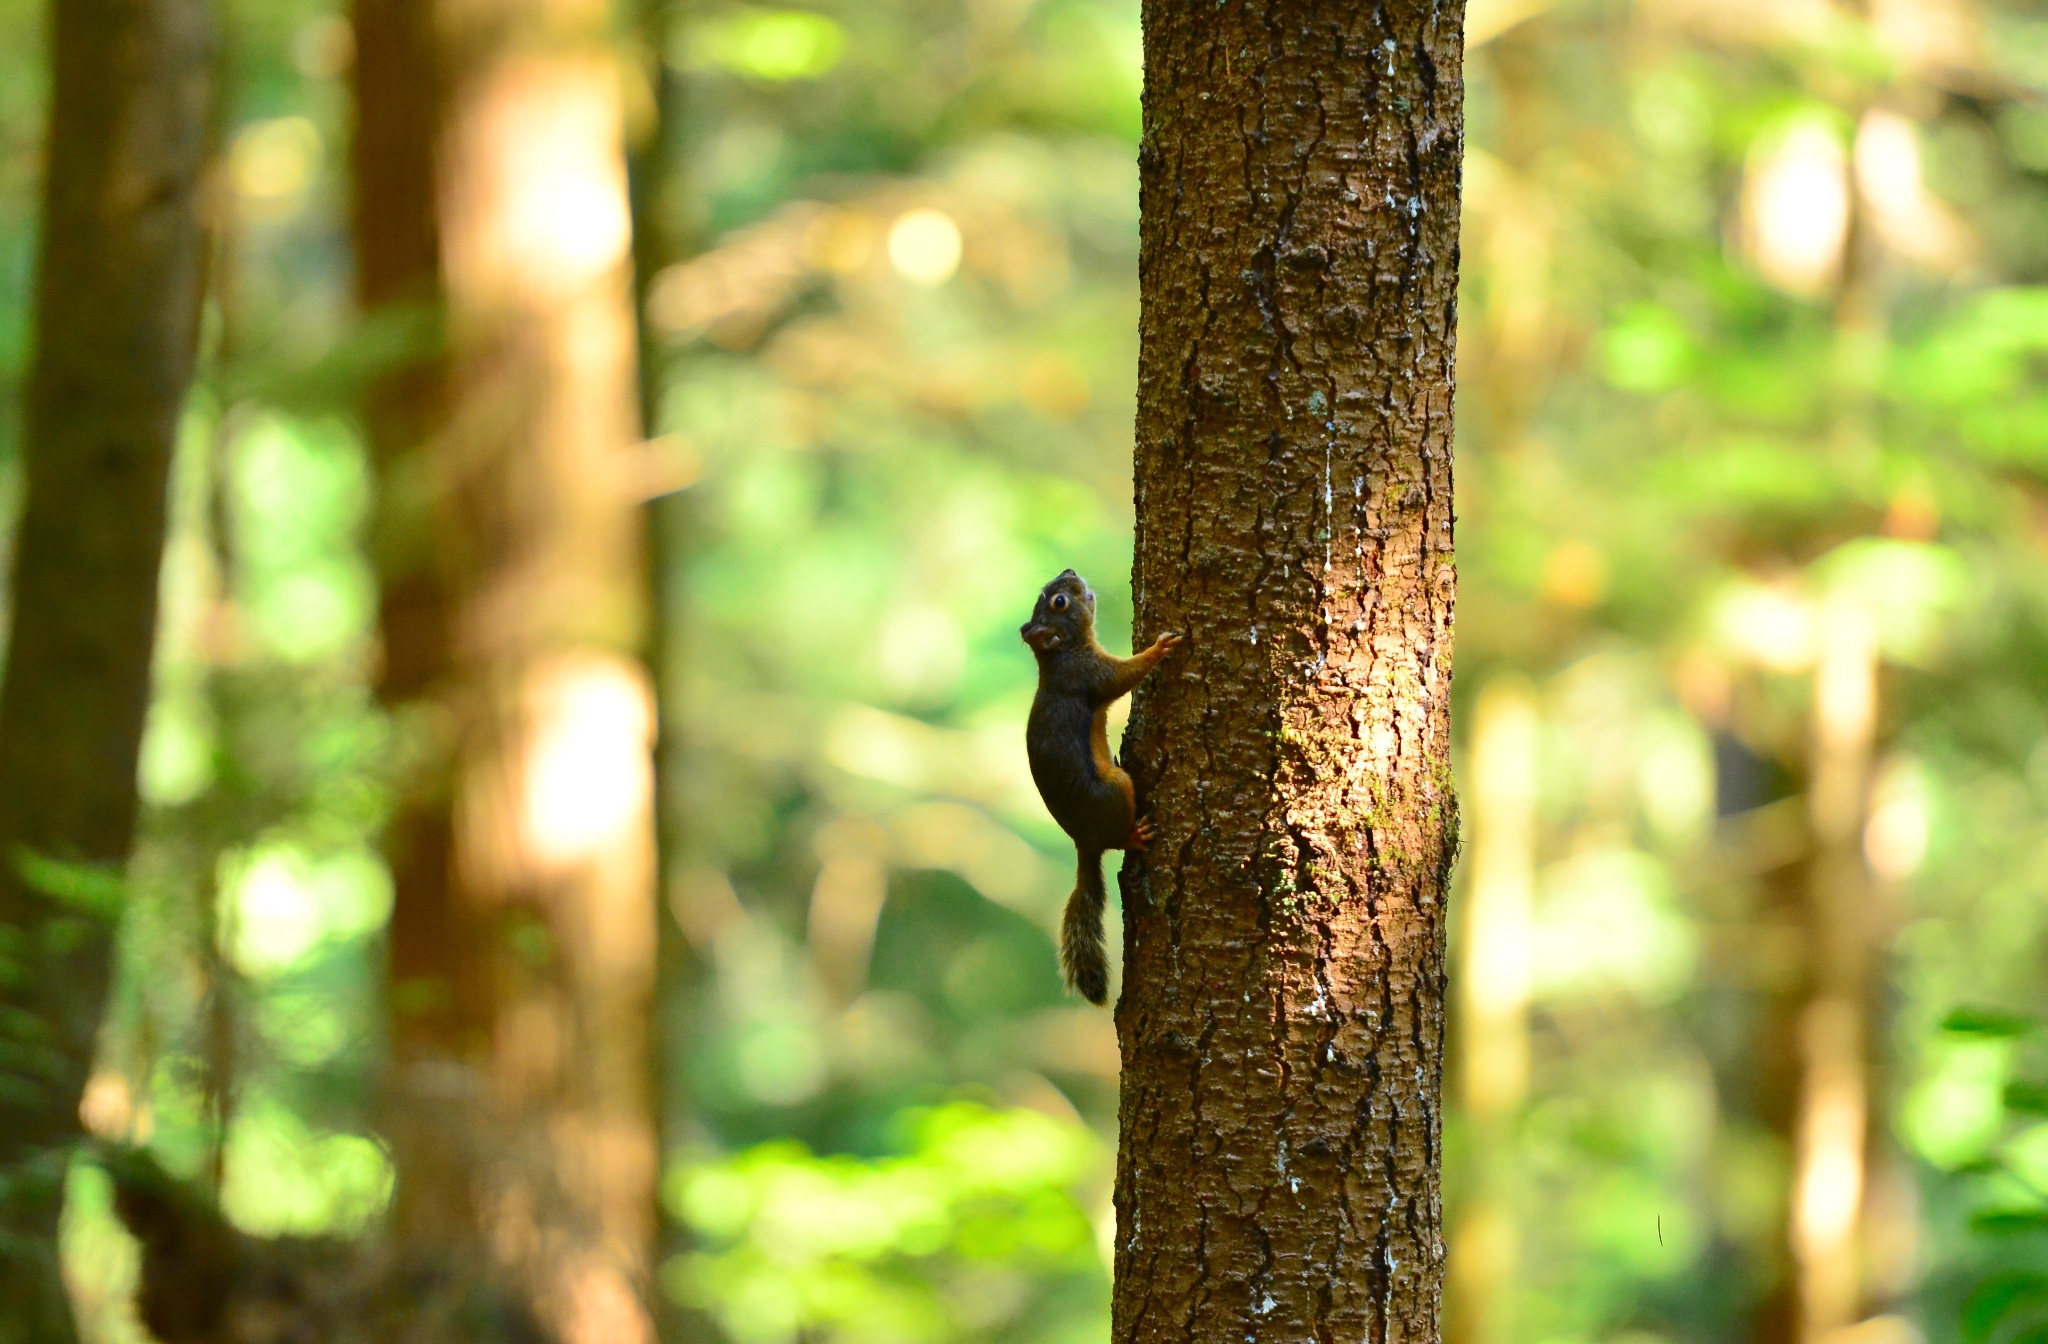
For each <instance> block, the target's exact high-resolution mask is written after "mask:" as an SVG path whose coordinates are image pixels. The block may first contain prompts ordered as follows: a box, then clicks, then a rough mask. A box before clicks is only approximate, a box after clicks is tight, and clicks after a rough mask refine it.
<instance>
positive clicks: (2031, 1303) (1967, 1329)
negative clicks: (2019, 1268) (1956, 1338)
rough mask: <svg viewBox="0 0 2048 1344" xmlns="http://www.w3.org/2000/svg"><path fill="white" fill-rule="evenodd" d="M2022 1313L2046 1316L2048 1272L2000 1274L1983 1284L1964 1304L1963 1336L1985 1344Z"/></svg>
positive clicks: (1971, 1341) (2047, 1311) (2047, 1308)
mask: <svg viewBox="0 0 2048 1344" xmlns="http://www.w3.org/2000/svg"><path fill="white" fill-rule="evenodd" d="M2022 1313H2027V1314H2033V1315H2038V1316H2044V1317H2048V1275H2041V1274H2001V1275H1999V1276H1998V1277H1997V1278H1994V1279H1992V1280H1990V1281H1989V1282H1987V1283H1985V1284H1984V1286H1983V1287H1981V1288H1979V1289H1978V1290H1977V1291H1976V1292H1975V1293H1973V1294H1971V1296H1970V1300H1969V1301H1968V1302H1967V1303H1965V1304H1964V1306H1963V1322H1962V1324H1963V1338H1964V1339H1965V1340H1968V1341H1969V1344H1987V1341H1989V1340H1990V1339H1991V1338H1992V1337H1993V1336H1994V1335H2001V1334H2005V1333H2006V1331H2005V1327H2006V1326H2007V1323H2008V1322H2010V1321H2011V1320H2012V1319H2013V1318H2014V1317H2015V1316H2019V1315H2021V1314H2022ZM2006 1337H2007V1338H2010V1336H2009V1335H2007V1336H2006Z"/></svg>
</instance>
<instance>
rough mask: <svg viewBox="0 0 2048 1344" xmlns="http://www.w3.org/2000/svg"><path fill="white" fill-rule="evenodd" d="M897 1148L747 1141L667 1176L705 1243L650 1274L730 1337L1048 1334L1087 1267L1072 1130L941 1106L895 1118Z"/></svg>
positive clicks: (1087, 1150)
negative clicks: (854, 1149) (876, 1152)
mask: <svg viewBox="0 0 2048 1344" xmlns="http://www.w3.org/2000/svg"><path fill="white" fill-rule="evenodd" d="M895 1126H896V1128H897V1129H898V1130H900V1131H901V1132H902V1137H903V1138H904V1140H905V1143H904V1147H905V1148H906V1150H907V1151H905V1152H904V1153H903V1154H902V1155H900V1156H894V1157H882V1158H874V1159H861V1158H856V1157H852V1156H846V1155H840V1156H819V1155H815V1154H813V1153H812V1152H811V1151H810V1150H809V1149H807V1148H805V1147H804V1146H803V1145H802V1144H799V1143H795V1142H792V1141H788V1140H782V1141H777V1142H772V1143H767V1144H762V1145H760V1146H757V1147H755V1148H751V1149H749V1150H747V1151H745V1152H742V1153H739V1154H736V1155H734V1156H732V1157H729V1158H725V1159H722V1160H718V1161H713V1162H708V1163H704V1164H702V1165H697V1166H689V1167H682V1168H678V1169H677V1170H675V1171H674V1172H672V1173H671V1175H670V1178H669V1181H668V1187H667V1197H668V1202H669V1204H670V1205H671V1207H672V1208H673V1209H674V1211H675V1212H676V1213H678V1214H679V1215H680V1216H681V1217H682V1218H684V1219H685V1220H686V1221H687V1222H688V1223H689V1225H690V1226H691V1227H693V1228H694V1229H695V1230H696V1231H697V1232H698V1233H699V1235H700V1236H701V1237H702V1239H703V1243H704V1246H705V1249H704V1250H703V1251H701V1252H699V1253H697V1254H695V1255H692V1256H689V1257H687V1258H684V1259H679V1260H677V1261H673V1262H671V1263H670V1265H669V1266H667V1267H666V1269H665V1270H664V1280H665V1281H666V1282H668V1283H669V1284H670V1286H671V1289H672V1291H674V1292H676V1293H677V1294H678V1295H680V1296H682V1297H684V1298H685V1299H686V1300H689V1301H692V1302H695V1303H697V1304H699V1305H702V1306H705V1307H707V1308H710V1309H711V1310H712V1311H714V1312H715V1314H716V1315H717V1316H718V1318H719V1320H720V1322H721V1324H722V1325H723V1326H724V1327H725V1329H726V1330H727V1331H728V1332H729V1333H730V1335H731V1336H732V1338H734V1339H735V1340H739V1341H743V1342H744V1344H754V1342H756V1341H781V1340H789V1339H795V1338H800V1337H801V1338H812V1339H817V1338H822V1339H831V1340H847V1341H858V1340H909V1341H936V1340H945V1339H1015V1340H1052V1339H1065V1338H1069V1337H1072V1336H1073V1335H1075V1334H1077V1333H1080V1332H1084V1331H1087V1330H1088V1329H1089V1327H1091V1326H1092V1325H1093V1324H1094V1321H1093V1320H1092V1315H1093V1313H1092V1312H1091V1311H1090V1310H1088V1308H1089V1305H1090V1301H1089V1300H1090V1298H1091V1297H1092V1296H1093V1295H1094V1293H1095V1292H1097V1291H1099V1287H1098V1284H1099V1280H1100V1278H1101V1275H1102V1269H1101V1265H1100V1262H1099V1260H1098V1259H1097V1256H1096V1253H1095V1249H1094V1241H1095V1232H1094V1230H1093V1229H1092V1228H1091V1226H1090V1224H1089V1218H1088V1215H1087V1213H1086V1212H1085V1210H1084V1207H1083V1205H1082V1204H1081V1202H1080V1201H1079V1199H1078V1198H1077V1196H1076V1193H1075V1187H1076V1185H1077V1183H1078V1182H1080V1180H1081V1179H1082V1178H1083V1177H1084V1176H1086V1175H1092V1174H1094V1173H1092V1172H1091V1171H1090V1169H1091V1168H1092V1167H1095V1166H1097V1165H1098V1163H1099V1150H1098V1148H1097V1145H1096V1144H1095V1142H1094V1141H1093V1140H1092V1139H1091V1138H1090V1136H1089V1135H1088V1133H1087V1131H1086V1130H1084V1129H1082V1128H1081V1127H1080V1126H1078V1125H1076V1124H1074V1123H1073V1122H1071V1121H1059V1120H1053V1119H1050V1118H1048V1117H1046V1116H1044V1115H1041V1114H1039V1113H1038V1112H1035V1111H1028V1110H1011V1111H994V1110H990V1109H989V1108H987V1107H985V1106H981V1105H978V1104H974V1103H969V1102H953V1103H948V1104H946V1105H943V1106H938V1107H934V1108H930V1109H924V1110H913V1111H907V1112H904V1113H902V1114H901V1115H900V1116H899V1117H898V1118H897V1120H896V1122H895Z"/></svg>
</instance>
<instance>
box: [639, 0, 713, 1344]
mask: <svg viewBox="0 0 2048 1344" xmlns="http://www.w3.org/2000/svg"><path fill="white" fill-rule="evenodd" d="M687 4H688V0H640V3H639V10H638V14H637V16H636V17H637V19H638V27H639V33H638V36H639V41H640V47H641V50H640V53H639V55H640V59H641V61H642V62H643V64H642V71H643V74H644V77H645V78H646V80H647V81H648V85H649V87H650V89H651V91H652V93H653V110H654V115H653V120H652V124H651V125H648V126H646V127H644V128H641V129H640V134H639V137H638V141H637V143H636V145H635V152H634V154H633V158H632V161H631V165H630V167H631V171H632V186H633V298H634V315H635V319H636V324H635V332H636V335H637V336H638V339H639V342H640V418H641V423H642V424H643V425H645V426H646V427H647V430H648V432H649V433H654V432H655V431H657V430H659V429H660V428H661V400H662V395H663V393H664V391H665V390H666V389H667V387H668V385H669V377H670V374H671V369H670V363H671V361H670V360H668V359H664V357H663V356H664V353H665V352H664V351H663V350H662V347H661V343H660V337H659V335H658V334H657V333H656V332H655V331H654V329H653V328H652V324H650V323H649V322H648V321H647V296H648V294H649V293H650V292H651V291H652V289H653V287H654V282H655V278H656V277H657V276H659V275H660V274H661V273H662V272H663V271H664V270H666V269H667V268H668V267H670V266H673V265H675V264H677V263H679V262H681V261H683V260H684V259H685V258H686V257H687V256H688V255H689V254H690V253H691V252H692V251H693V250H694V243H695V239H694V237H693V230H692V229H691V228H690V227H689V225H688V222H687V221H688V215H687V206H686V203H685V200H684V190H685V188H686V185H687V183H686V180H685V177H684V173H683V131H684V122H683V118H684V116H685V111H686V109H685V106H684V102H685V100H684V93H685V89H684V84H683V76H682V73H681V72H680V71H679V70H677V69H676V67H675V64H674V63H673V62H672V61H670V60H669V59H668V52H670V51H671V50H672V49H673V48H674V44H675V42H676V40H677V37H678V35H679V34H680V33H681V31H682V23H683V18H684V15H685V13H686V12H687ZM656 443H657V445H661V444H663V443H664V440H657V441H656ZM688 457H689V455H688V454H687V453H685V452H683V451H681V448H680V445H678V444H675V443H666V447H665V450H664V448H663V447H660V446H657V447H656V448H655V449H654V452H653V453H651V454H650V456H649V458H648V459H647V465H648V466H649V467H650V468H652V470H653V472H654V473H656V475H655V477H654V478H653V479H648V480H646V481H645V482H644V491H645V493H646V494H647V495H648V501H647V510H646V523H647V591H648V594H649V597H650V598H651V608H652V609H651V614H650V621H649V629H648V638H647V645H646V657H647V664H648V679H649V683H650V684H651V685H652V686H653V688H654V696H655V703H656V705H657V706H658V707H659V708H658V712H657V713H656V715H655V722H656V742H655V751H654V817H655V873H656V878H655V889H656V893H657V900H656V902H655V949H654V950H655V989H654V1019H653V1026H654V1033H653V1037H652V1039H651V1040H650V1042H649V1047H650V1048H649V1052H648V1060H647V1065H648V1069H649V1072H650V1082H649V1092H650V1094H651V1095H652V1096H653V1097H654V1099H655V1121H656V1134H657V1137H658V1142H657V1145H656V1152H657V1154H658V1159H657V1160H658V1161H663V1160H665V1159H666V1156H667V1155H668V1154H669V1153H671V1152H673V1151H675V1150H676V1149H677V1148H678V1147H680V1146H681V1144H682V1139H681V1138H680V1137H679V1131H680V1130H682V1129H683V1128H684V1127H685V1126H687V1124H688V1123H689V1111H688V1100H689V1099H688V1097H687V1096H686V1095H684V1079H685V1077H686V1072H685V1070H684V1067H683V1064H684V1060H683V1050H684V1046H685V1043H686V1042H687V1040H688V1025H687V1022H686V1021H685V1020H684V1015H685V1013H686V1011H687V1005H688V1003H689V1002H690V998H691V990H692V987H693V984H694V982H695V981H697V979H698V978H699V976H700V973H701V963H700V962H699V960H698V958H697V956H696V954H695V952H694V951H693V950H692V949H691V947H690V945H689V940H688V939H687V938H685V937H684V936H683V931H682V929H681V927H680V926H679V925H678V924H677V922H676V916H675V910H676V908H677V903H676V901H675V900H673V899H671V898H670V893H672V892H675V891H677V890H679V884H680V883H681V881H682V880H683V872H682V869H683V849H684V843H683V825H684V823H683V817H682V813H681V808H680V800H681V796H682V788H681V782H682V769H683V765H682V761H683V744H682V742H681V740H680V739H679V738H678V736H677V734H676V732H675V725H676V724H677V723H679V722H680V721H681V716H680V715H679V714H675V713H672V712H670V708H669V707H670V705H671V704H672V703H673V697H676V696H678V695H680V693H681V689H682V678H683V671H684V663H683V660H684V656H685V655H684V647H683V628H684V622H685V613H684V610H683V584H682V583H681V582H679V581H677V580H673V579H671V578H670V577H669V576H670V574H671V573H678V572H680V571H679V570H678V569H677V568H676V567H677V566H679V565H680V564H681V563H682V561H683V558H684V555H685V553H686V548H687V546H688V544H689V535H690V527H689V518H690V500H689V498H688V497H687V496H685V495H683V494H681V493H680V492H681V490H682V489H683V487H685V486H687V485H689V484H690V483H691V479H692V477H693V475H694V472H693V471H691V470H690V468H691V466H692V464H691V462H690V461H689V460H688ZM664 459H665V460H664ZM679 468H680V470H679ZM655 1193H658V1192H655ZM650 1213H651V1216H652V1217H653V1219H654V1225H655V1229H656V1231H655V1251H654V1255H655V1259H656V1262H657V1263H663V1262H666V1261H667V1260H668V1259H669V1258H670V1257H672V1256H676V1255H680V1254H683V1253H685V1252H686V1251H687V1249H688V1246H689V1234H688V1229H687V1228H685V1227H684V1226H683V1225H682V1223H681V1221H680V1220H679V1219H677V1218H674V1217H672V1216H670V1215H669V1213H668V1211H667V1210H665V1209H664V1208H663V1207H662V1204H661V1201H660V1199H659V1198H656V1199H655V1201H654V1205H653V1208H652V1209H651V1210H650ZM651 1305H652V1308H653V1315H654V1324H655V1333H656V1335H657V1336H658V1337H659V1338H661V1339H663V1340H670V1341H675V1340H683V1339H692V1338H697V1337H700V1336H703V1335H704V1334H705V1333H706V1330H707V1323H706V1322H705V1321H703V1320H702V1319H701V1318H700V1317H698V1316H696V1315H695V1314H694V1313H692V1312H690V1311H689V1310H688V1309H687V1308H685V1307H684V1306H683V1304H681V1303H679V1302H677V1301H676V1300H674V1299H673V1298H672V1297H671V1296H670V1295H668V1294H665V1293H657V1294H655V1295H654V1300H653V1302H652V1304H651Z"/></svg>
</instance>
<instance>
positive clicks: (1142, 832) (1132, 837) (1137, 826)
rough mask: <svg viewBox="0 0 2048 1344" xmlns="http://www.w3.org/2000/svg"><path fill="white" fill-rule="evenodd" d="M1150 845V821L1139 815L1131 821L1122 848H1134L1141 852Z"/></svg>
mask: <svg viewBox="0 0 2048 1344" xmlns="http://www.w3.org/2000/svg"><path fill="white" fill-rule="evenodd" d="M1151 845H1152V822H1151V821H1150V820H1149V819H1148V818H1145V817H1139V818H1138V819H1137V820H1136V821H1134V822H1132V823H1131V833H1130V834H1129V835H1127V836H1125V837H1124V848H1125V849H1135V850H1138V851H1140V852H1141V853H1142V852H1143V851H1144V850H1146V849H1149V848H1150V847H1151Z"/></svg>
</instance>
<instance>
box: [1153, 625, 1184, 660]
mask: <svg viewBox="0 0 2048 1344" xmlns="http://www.w3.org/2000/svg"><path fill="white" fill-rule="evenodd" d="M1187 642H1188V637H1187V636H1186V635H1184V634H1182V633H1181V632H1180V631H1178V630H1169V631H1167V632H1166V633H1165V634H1163V635H1161V636H1160V637H1159V638H1157V639H1155V640H1153V641H1152V647H1153V648H1155V649H1157V650H1158V651H1159V652H1160V653H1161V654H1162V655H1164V654H1169V653H1172V652H1173V651H1174V650H1175V649H1177V648H1179V647H1180V646H1181V645H1183V644H1185V643H1187Z"/></svg>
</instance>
